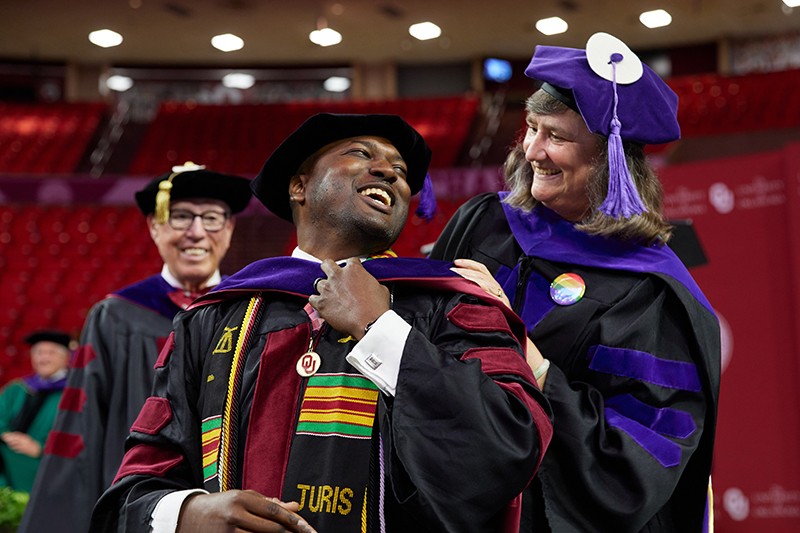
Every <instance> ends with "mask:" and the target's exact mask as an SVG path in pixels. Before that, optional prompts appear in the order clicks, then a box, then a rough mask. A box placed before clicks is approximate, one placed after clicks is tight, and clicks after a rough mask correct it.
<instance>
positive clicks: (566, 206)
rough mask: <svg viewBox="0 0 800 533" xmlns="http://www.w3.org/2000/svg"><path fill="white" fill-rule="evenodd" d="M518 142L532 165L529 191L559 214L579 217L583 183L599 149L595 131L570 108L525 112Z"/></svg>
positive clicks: (584, 201) (583, 211) (584, 209)
mask: <svg viewBox="0 0 800 533" xmlns="http://www.w3.org/2000/svg"><path fill="white" fill-rule="evenodd" d="M527 123H528V129H527V132H526V133H525V139H524V140H523V142H522V147H523V150H524V151H525V159H526V160H527V161H528V162H529V163H530V165H531V168H532V169H533V183H532V184H531V195H532V196H533V197H534V198H535V199H536V200H538V201H539V202H541V203H543V204H544V205H545V206H547V207H548V208H549V209H552V210H553V211H555V212H556V213H558V214H559V215H560V216H561V217H563V218H565V219H567V220H571V221H579V220H581V219H583V218H584V217H585V216H586V215H587V214H588V213H589V198H588V196H587V192H586V184H587V182H588V181H589V179H590V177H591V175H592V173H593V170H594V161H595V159H596V156H597V154H598V151H599V149H600V147H599V144H598V143H599V140H598V138H597V136H596V135H594V134H593V133H592V132H590V131H589V129H588V128H587V127H586V123H585V122H584V121H583V118H582V117H581V116H580V115H579V114H578V113H576V112H574V111H572V110H567V111H564V112H563V113H558V114H547V115H542V114H536V113H529V114H528V117H527Z"/></svg>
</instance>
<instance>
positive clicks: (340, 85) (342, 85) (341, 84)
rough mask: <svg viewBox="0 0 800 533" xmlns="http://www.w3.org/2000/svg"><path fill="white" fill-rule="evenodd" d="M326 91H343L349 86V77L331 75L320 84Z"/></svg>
mask: <svg viewBox="0 0 800 533" xmlns="http://www.w3.org/2000/svg"><path fill="white" fill-rule="evenodd" d="M322 86H323V87H325V90H326V91H329V92H332V93H343V92H345V91H346V90H347V89H349V88H350V79H349V78H345V77H344V76H331V77H330V78H328V79H327V80H325V81H324V82H323V84H322Z"/></svg>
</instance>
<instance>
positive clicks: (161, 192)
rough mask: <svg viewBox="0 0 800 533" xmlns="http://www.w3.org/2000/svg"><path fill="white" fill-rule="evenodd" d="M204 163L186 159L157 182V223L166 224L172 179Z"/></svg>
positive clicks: (200, 166)
mask: <svg viewBox="0 0 800 533" xmlns="http://www.w3.org/2000/svg"><path fill="white" fill-rule="evenodd" d="M204 168H206V167H205V165H196V164H194V163H192V162H191V161H187V162H186V163H184V164H183V165H179V166H174V167H172V174H170V175H169V177H168V178H167V179H165V180H163V181H161V182H159V184H158V192H157V193H156V209H155V215H156V222H157V223H158V224H166V223H167V220H169V201H170V192H171V191H172V179H173V178H174V177H175V176H177V175H178V174H181V173H183V172H191V171H193V170H203V169H204Z"/></svg>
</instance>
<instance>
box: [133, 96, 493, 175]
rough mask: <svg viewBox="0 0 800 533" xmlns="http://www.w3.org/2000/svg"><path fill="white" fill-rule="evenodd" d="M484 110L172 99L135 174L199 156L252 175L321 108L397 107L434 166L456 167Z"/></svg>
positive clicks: (460, 100) (470, 105)
mask: <svg viewBox="0 0 800 533" xmlns="http://www.w3.org/2000/svg"><path fill="white" fill-rule="evenodd" d="M477 111H478V99H477V98H476V97H450V98H429V99H415V100H387V101H359V102H322V101H314V102H297V103H286V104H265V105H256V104H251V105H197V104H192V103H175V102H167V103H164V104H162V106H161V108H160V110H159V112H158V115H157V116H156V118H155V120H154V121H153V123H152V124H151V125H150V127H149V129H148V132H147V135H146V136H145V138H144V140H143V142H142V144H141V146H140V148H139V151H138V153H137V156H136V158H135V159H134V162H133V164H132V166H131V169H130V170H131V173H132V174H142V175H155V174H159V173H162V172H164V169H165V168H169V167H170V166H172V165H175V164H180V163H183V162H185V161H194V162H195V163H201V164H205V165H207V166H209V167H210V168H214V169H215V170H219V171H222V172H231V173H236V174H243V175H246V176H252V175H254V174H255V173H257V172H258V171H259V170H260V169H261V166H262V165H263V164H264V161H265V160H266V158H267V156H268V155H269V154H270V153H271V152H272V150H274V149H275V148H276V147H277V146H278V144H279V143H280V142H281V141H282V140H283V139H284V138H285V137H286V136H287V135H288V134H289V133H290V132H291V131H292V130H294V129H295V128H296V127H297V126H299V125H300V123H301V122H303V120H305V119H306V118H308V117H309V116H311V115H313V114H315V113H320V112H331V113H392V114H398V115H400V116H402V117H403V118H405V119H406V120H407V121H408V122H409V123H410V124H411V125H413V126H414V127H415V128H416V129H417V130H419V132H420V133H421V134H422V135H423V136H425V139H426V140H427V142H428V144H429V145H430V147H431V150H432V151H433V166H434V167H440V168H441V167H450V166H455V165H456V162H457V159H458V155H459V152H460V151H461V150H462V148H463V147H464V145H465V144H466V140H467V137H468V135H469V133H470V130H471V127H472V122H473V120H474V118H475V116H476V114H477Z"/></svg>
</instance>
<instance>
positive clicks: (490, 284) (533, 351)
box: [450, 259, 547, 387]
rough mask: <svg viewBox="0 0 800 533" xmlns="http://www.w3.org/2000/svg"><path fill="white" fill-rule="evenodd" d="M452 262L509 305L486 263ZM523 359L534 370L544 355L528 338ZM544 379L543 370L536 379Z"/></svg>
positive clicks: (464, 275) (462, 273)
mask: <svg viewBox="0 0 800 533" xmlns="http://www.w3.org/2000/svg"><path fill="white" fill-rule="evenodd" d="M453 263H454V264H455V265H456V266H455V267H453V268H451V269H450V270H452V271H453V272H455V273H456V274H458V275H459V276H461V277H462V278H465V279H468V280H470V281H472V282H474V283H476V284H477V285H478V286H479V287H480V288H481V289H483V290H484V291H486V292H487V293H489V294H491V295H492V296H494V297H496V298H499V299H500V300H502V301H503V303H504V304H506V305H507V306H508V307H511V303H510V302H509V301H508V297H507V296H506V293H505V292H503V288H502V287H501V286H500V284H499V283H498V282H497V280H495V279H494V277H493V276H492V274H491V273H490V272H489V269H488V268H486V265H484V264H483V263H479V262H478V261H473V260H472V259H456V260H455V261H453ZM525 360H526V361H527V362H528V365H529V366H530V367H531V370H536V369H537V368H539V367H540V365H541V364H542V363H544V357H543V356H542V353H541V352H540V351H539V349H538V348H537V347H536V345H535V344H533V341H532V340H530V339H527V345H526V346H525ZM546 379H547V373H546V372H545V373H544V375H542V376H541V377H540V378H539V379H538V381H537V382H538V384H539V387H544V382H545V380H546Z"/></svg>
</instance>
